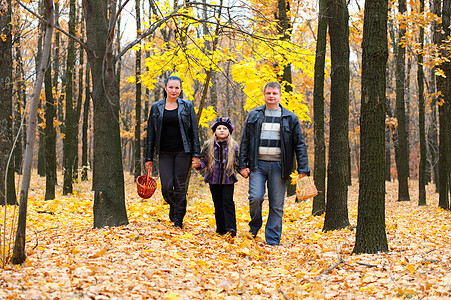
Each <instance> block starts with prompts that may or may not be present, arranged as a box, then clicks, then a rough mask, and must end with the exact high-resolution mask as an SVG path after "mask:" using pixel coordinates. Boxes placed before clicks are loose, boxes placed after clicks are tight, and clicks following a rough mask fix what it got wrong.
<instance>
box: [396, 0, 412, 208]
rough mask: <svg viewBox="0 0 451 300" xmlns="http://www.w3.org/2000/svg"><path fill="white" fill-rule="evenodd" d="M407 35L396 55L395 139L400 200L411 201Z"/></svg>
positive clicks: (402, 30) (402, 7) (402, 31)
mask: <svg viewBox="0 0 451 300" xmlns="http://www.w3.org/2000/svg"><path fill="white" fill-rule="evenodd" d="M406 10H407V7H406V1H405V0H400V1H399V12H400V13H405V12H406ZM405 35H406V29H405V28H400V29H399V31H398V45H397V56H396V76H395V77H396V118H397V119H398V127H397V129H398V130H397V137H396V140H395V157H396V170H397V171H398V201H410V197H409V156H408V153H409V152H408V144H407V119H406V105H405V84H406V81H405V78H406V70H405V69H406V66H405V63H406V62H405V61H406V48H405V47H404V45H402V43H401V41H402V40H403V38H404V36H405Z"/></svg>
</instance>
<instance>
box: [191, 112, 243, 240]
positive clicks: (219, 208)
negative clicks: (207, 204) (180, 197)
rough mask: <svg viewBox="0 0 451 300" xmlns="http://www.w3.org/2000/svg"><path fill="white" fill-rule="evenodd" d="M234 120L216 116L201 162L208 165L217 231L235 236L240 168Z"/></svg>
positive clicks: (208, 181)
mask: <svg viewBox="0 0 451 300" xmlns="http://www.w3.org/2000/svg"><path fill="white" fill-rule="evenodd" d="M233 128H234V127H233V124H232V121H231V120H230V118H217V119H216V120H215V122H214V124H213V126H212V127H211V129H212V130H213V133H214V134H213V135H212V136H211V138H210V139H208V141H206V142H205V143H204V145H203V147H202V151H201V155H200V156H201V158H200V166H199V167H198V168H197V169H198V170H201V169H203V168H206V169H207V172H206V174H205V178H204V181H205V182H207V183H209V184H210V191H211V196H212V198H213V203H214V205H215V218H216V232H217V233H218V234H221V235H223V234H226V233H229V234H230V235H231V236H232V237H234V236H236V217H235V203H234V202H233V190H234V184H235V182H237V181H238V180H237V178H236V174H235V171H236V170H237V169H238V158H239V150H238V144H237V143H236V142H235V140H234V139H233V138H232V136H231V134H232V132H233Z"/></svg>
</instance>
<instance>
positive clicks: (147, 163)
mask: <svg viewBox="0 0 451 300" xmlns="http://www.w3.org/2000/svg"><path fill="white" fill-rule="evenodd" d="M144 166H145V167H146V169H152V161H151V160H149V161H146V163H145V164H144Z"/></svg>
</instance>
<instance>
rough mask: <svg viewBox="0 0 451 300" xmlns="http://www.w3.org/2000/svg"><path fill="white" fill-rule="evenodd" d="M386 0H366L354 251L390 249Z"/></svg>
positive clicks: (366, 251) (368, 251)
mask: <svg viewBox="0 0 451 300" xmlns="http://www.w3.org/2000/svg"><path fill="white" fill-rule="evenodd" d="M387 14H388V1H387V0H366V1H365V11H364V21H363V42H362V51H363V54H362V100H361V108H360V111H361V114H360V128H361V130H360V186H359V204H358V215H357V230H356V240H355V247H354V250H353V252H354V253H357V254H358V253H377V252H386V251H388V243H387V235H386V232H385V166H384V157H385V153H384V152H385V148H384V145H385V112H386V110H385V104H386V100H385V99H386V94H385V92H386V91H385V86H386V81H385V76H386V64H387V57H388V45H387Z"/></svg>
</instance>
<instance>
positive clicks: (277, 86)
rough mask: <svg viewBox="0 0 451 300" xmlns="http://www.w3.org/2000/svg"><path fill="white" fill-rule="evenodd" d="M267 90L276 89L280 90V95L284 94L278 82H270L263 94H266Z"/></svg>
mask: <svg viewBox="0 0 451 300" xmlns="http://www.w3.org/2000/svg"><path fill="white" fill-rule="evenodd" d="M267 88H275V89H278V90H279V93H281V94H282V87H281V86H280V84H279V83H278V82H276V81H273V82H268V83H267V84H266V85H265V88H264V89H263V93H265V92H266V89H267Z"/></svg>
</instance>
